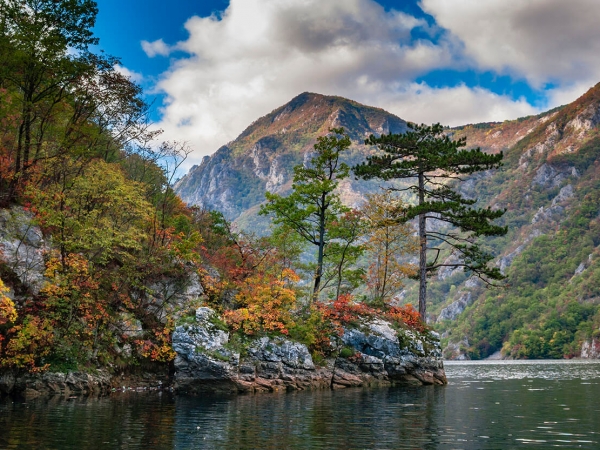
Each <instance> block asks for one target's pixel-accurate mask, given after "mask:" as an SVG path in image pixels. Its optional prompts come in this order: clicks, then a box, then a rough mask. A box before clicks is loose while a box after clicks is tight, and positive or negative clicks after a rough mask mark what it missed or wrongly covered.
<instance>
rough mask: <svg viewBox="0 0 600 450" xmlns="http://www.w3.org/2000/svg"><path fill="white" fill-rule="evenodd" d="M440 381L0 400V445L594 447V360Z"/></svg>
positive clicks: (481, 367)
mask: <svg viewBox="0 0 600 450" xmlns="http://www.w3.org/2000/svg"><path fill="white" fill-rule="evenodd" d="M446 372H447V375H448V378H449V380H450V384H449V385H448V386H445V387H434V386H430V387H419V388H379V389H364V390H363V389H348V390H340V391H333V392H332V391H317V392H299V393H287V394H263V395H244V396H237V397H204V398H184V397H174V396H172V395H170V394H167V393H162V394H158V393H151V394H119V395H115V396H112V397H109V398H101V399H88V400H86V399H71V400H64V399H62V400H61V399H54V400H51V401H30V402H23V401H20V402H12V401H3V402H0V448H2V449H13V448H35V449H46V448H47V449H102V448H106V449H140V448H143V449H145V450H150V449H171V448H175V449H193V448H200V449H213V448H232V449H251V448H255V449H286V448H289V449H305V448H306V449H367V448H368V449H371V448H377V449H398V448H411V449H421V448H422V449H438V448H440V449H510V448H528V447H536V448H552V447H564V448H588V449H598V448H600V362H578V361H561V362H544V361H542V362H505V361H498V362H496V361H494V362H478V363H473V362H470V363H458V362H454V363H447V364H446Z"/></svg>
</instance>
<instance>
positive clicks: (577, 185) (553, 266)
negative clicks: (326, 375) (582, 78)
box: [405, 85, 600, 358]
mask: <svg viewBox="0 0 600 450" xmlns="http://www.w3.org/2000/svg"><path fill="white" fill-rule="evenodd" d="M599 124H600V85H597V86H595V87H594V88H592V89H591V90H590V91H588V92H587V93H586V94H585V95H584V96H582V97H581V98H579V99H578V100H577V101H575V102H574V103H572V104H570V105H567V106H565V107H562V108H558V109H556V110H553V111H549V112H548V113H545V114H542V115H540V116H536V117H528V118H524V119H519V120H514V121H507V122H503V123H495V124H478V125H473V126H465V127H459V128H458V129H455V130H454V133H455V136H456V137H461V136H465V137H467V139H468V143H469V144H470V145H476V146H477V145H478V146H481V147H482V148H484V149H486V150H488V151H493V152H496V151H500V150H503V151H504V152H505V167H504V169H503V170H501V171H498V172H495V173H484V174H479V175H476V176H474V177H472V178H471V179H470V180H469V181H467V182H466V183H464V184H463V185H462V188H461V189H462V191H463V193H465V194H467V195H471V196H473V197H474V198H478V199H479V202H480V204H483V205H490V206H492V207H494V208H506V209H507V212H506V214H505V216H504V218H503V223H504V224H505V225H508V228H509V232H508V235H507V236H505V237H502V238H497V239H494V240H491V241H489V242H488V245H489V247H490V248H491V249H492V250H493V251H494V253H495V254H498V255H499V257H498V258H497V260H496V263H497V264H498V265H499V267H500V268H501V269H502V271H503V272H504V273H505V274H506V276H507V280H506V281H507V283H506V284H507V287H506V288H505V289H501V290H498V289H494V290H489V289H484V288H483V286H481V284H480V283H478V282H477V281H476V280H474V279H467V277H466V276H465V274H463V273H462V272H460V271H456V272H449V271H442V272H440V273H438V274H437V277H436V278H434V279H433V280H432V282H431V283H430V285H429V292H430V294H431V295H430V297H429V299H430V301H431V305H430V309H429V311H430V312H431V313H432V317H431V320H432V321H436V320H437V327H438V328H439V329H440V331H442V332H443V336H444V338H445V340H446V342H449V344H450V345H449V346H448V348H447V351H446V353H447V354H446V356H447V357H464V356H466V357H471V358H483V357H486V356H489V355H490V354H492V353H494V352H497V351H499V350H501V349H503V353H504V354H505V355H506V356H510V357H516V358H557V357H563V356H579V355H580V354H581V351H582V346H584V347H585V348H584V352H583V353H584V356H585V354H587V355H588V356H589V355H590V351H589V350H590V349H591V348H592V347H594V345H592V344H593V342H592V338H595V337H598V335H600V314H599V312H598V311H599V307H598V305H599V304H600V264H599V261H600V247H599V244H600V129H599ZM448 257H449V258H451V257H452V256H451V255H448ZM415 298H416V292H414V290H413V289H411V290H408V291H407V292H406V297H405V299H406V301H414V300H415ZM595 345H596V346H597V343H596V344H595ZM598 348H600V346H599V347H598ZM586 349H587V350H586ZM591 353H593V352H591ZM461 355H462V356H461Z"/></svg>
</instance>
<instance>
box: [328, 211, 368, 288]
mask: <svg viewBox="0 0 600 450" xmlns="http://www.w3.org/2000/svg"><path fill="white" fill-rule="evenodd" d="M365 225H366V224H365V221H364V218H363V215H362V213H361V211H358V210H356V209H353V210H350V211H348V212H346V213H344V214H342V215H341V216H340V217H339V218H338V220H336V221H335V222H334V223H333V224H332V227H331V233H330V237H331V241H330V243H329V247H328V250H327V256H328V258H327V259H328V263H329V264H327V266H328V267H327V270H325V272H326V276H325V278H326V281H325V284H324V285H323V289H324V288H325V287H326V286H327V285H329V283H331V282H335V298H338V297H339V296H340V294H341V293H342V284H343V283H344V281H346V285H347V289H348V288H349V290H352V289H354V288H356V287H357V286H358V285H359V284H360V282H361V281H362V278H363V275H364V270H363V269H362V268H361V267H356V262H357V261H358V259H359V258H360V257H361V256H362V255H363V253H364V251H365V248H364V245H363V244H362V241H363V238H364V235H365Z"/></svg>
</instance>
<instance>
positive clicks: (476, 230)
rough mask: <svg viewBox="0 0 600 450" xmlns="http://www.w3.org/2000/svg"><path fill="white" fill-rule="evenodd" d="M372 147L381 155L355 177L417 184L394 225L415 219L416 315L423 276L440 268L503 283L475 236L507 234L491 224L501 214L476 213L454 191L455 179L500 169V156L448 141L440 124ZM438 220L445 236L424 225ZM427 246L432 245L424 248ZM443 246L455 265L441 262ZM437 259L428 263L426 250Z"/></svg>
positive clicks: (372, 141)
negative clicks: (412, 198) (462, 270)
mask: <svg viewBox="0 0 600 450" xmlns="http://www.w3.org/2000/svg"><path fill="white" fill-rule="evenodd" d="M365 144H367V145H376V146H377V147H378V148H379V150H381V151H382V152H380V153H378V154H375V155H373V156H369V157H367V162H366V163H363V164H361V165H358V166H356V167H354V173H355V174H356V175H357V176H359V177H361V178H365V179H371V178H380V179H382V180H394V179H412V180H415V179H416V184H413V185H412V186H409V187H408V188H406V189H397V190H408V191H412V192H413V193H414V194H416V196H417V202H416V204H415V205H412V206H407V207H405V208H403V210H402V211H399V214H398V221H399V222H407V221H409V220H412V219H415V218H418V230H419V271H418V278H419V314H420V315H421V318H422V319H423V320H425V318H426V298H427V274H428V273H431V272H433V271H435V270H437V269H439V268H441V267H453V268H456V267H463V268H465V269H466V270H467V271H470V272H473V273H475V274H476V275H477V276H479V277H480V278H482V279H483V280H485V281H487V282H490V280H500V279H502V278H503V277H502V274H501V273H500V270H499V269H498V268H490V267H488V265H487V263H488V262H489V261H490V260H491V259H492V255H490V254H489V253H487V252H485V251H483V250H482V249H481V248H480V246H479V245H477V244H476V242H475V239H476V238H477V237H479V236H498V235H503V234H505V233H506V231H507V230H506V228H505V227H500V226H497V225H493V224H492V223H491V221H492V220H494V219H497V218H499V217H501V216H502V215H503V214H504V211H501V210H492V209H490V208H476V207H474V206H473V205H474V204H475V203H476V202H477V200H472V199H468V198H465V197H464V196H463V195H461V194H460V193H459V192H458V191H457V190H456V189H453V186H452V183H450V182H452V181H453V180H457V181H462V178H461V176H463V175H471V174H473V173H475V172H479V171H482V170H489V169H495V168H498V167H500V165H501V161H502V156H503V155H502V153H499V154H496V155H489V154H486V153H483V152H482V151H481V149H479V148H474V149H470V150H465V149H463V147H465V146H466V139H465V138H461V139H458V140H452V139H450V137H449V136H448V133H447V132H445V131H444V128H443V127H442V126H441V125H440V124H434V125H432V126H426V125H415V124H409V130H408V131H407V132H406V133H404V134H391V133H390V134H388V135H382V136H380V137H375V136H373V135H371V136H370V137H369V139H367V140H366V141H365ZM431 219H434V220H438V221H442V222H445V223H447V224H448V225H450V226H451V228H450V229H449V230H448V231H444V230H441V231H440V230H436V229H432V227H427V221H428V220H431ZM428 243H430V244H431V243H435V244H434V245H436V246H434V247H428ZM441 243H446V244H448V245H449V246H450V247H451V248H452V250H453V251H454V252H455V253H456V254H457V256H459V258H458V261H456V262H452V263H448V262H440V261H439V256H440V251H441V249H440V248H439V247H438V246H437V245H438V244H441ZM428 250H431V251H432V252H433V253H434V254H435V257H434V258H433V259H432V260H430V261H428V260H427V253H428V252H427V251H428Z"/></svg>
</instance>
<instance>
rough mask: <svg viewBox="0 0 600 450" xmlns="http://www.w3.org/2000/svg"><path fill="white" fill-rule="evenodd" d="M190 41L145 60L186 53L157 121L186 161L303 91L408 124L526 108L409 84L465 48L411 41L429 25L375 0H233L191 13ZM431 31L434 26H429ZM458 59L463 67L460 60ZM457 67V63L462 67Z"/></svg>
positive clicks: (168, 77)
mask: <svg viewBox="0 0 600 450" xmlns="http://www.w3.org/2000/svg"><path fill="white" fill-rule="evenodd" d="M185 26H186V29H187V30H188V32H189V38H188V39H187V40H186V41H183V42H179V43H177V44H176V45H174V46H172V47H169V46H168V45H167V44H165V43H164V42H162V41H155V42H153V43H147V45H146V47H144V48H145V50H146V52H147V53H148V55H149V56H154V55H157V54H169V52H170V51H171V50H178V51H184V52H187V53H188V55H189V57H187V58H182V59H179V60H177V61H176V62H174V63H173V64H172V67H171V69H170V70H169V71H168V72H167V73H165V74H163V78H162V80H161V81H160V82H159V84H158V86H157V89H159V90H161V91H163V92H165V93H166V94H167V100H166V104H165V106H164V108H163V110H162V113H163V119H162V121H161V123H159V124H158V125H159V126H160V127H161V128H163V129H164V130H165V137H166V138H167V139H177V140H180V141H188V142H189V144H190V145H191V147H192V148H194V149H195V153H194V155H193V158H192V159H191V160H190V163H193V162H197V161H198V160H199V159H200V157H201V156H203V155H207V154H210V153H212V152H214V151H215V150H216V149H217V148H218V147H220V146H221V145H223V144H225V143H226V142H228V141H230V140H232V139H234V138H235V137H236V136H237V135H238V134H239V133H240V132H242V131H243V129H244V128H245V127H246V126H248V125H249V124H250V123H251V122H252V121H253V120H255V119H257V118H258V117H260V116H262V115H264V114H267V113H268V112H270V111H271V110H273V109H275V108H277V107H278V106H280V105H282V104H284V103H285V102H287V101H289V100H291V99H292V98H293V97H294V96H296V95H298V94H299V93H301V92H304V91H311V92H318V93H321V94H329V95H341V96H344V97H348V98H351V99H354V100H357V101H360V102H363V103H365V104H369V105H373V106H380V107H383V108H385V109H387V110H388V111H390V112H393V113H395V114H397V115H399V116H400V117H402V118H404V119H406V120H411V121H419V122H420V121H422V122H428V123H431V122H438V121H439V122H442V123H444V124H456V125H457V124H462V123H465V122H479V121H483V120H503V119H506V118H514V117H517V116H519V115H525V114H531V113H532V112H534V109H533V108H532V107H531V106H530V105H528V104H527V102H525V101H524V100H519V101H513V100H511V99H509V98H506V97H502V96H498V95H496V94H493V93H491V92H489V91H485V90H482V89H469V88H467V87H465V86H458V87H455V88H444V89H433V88H431V87H428V86H427V85H424V84H416V83H414V82H413V80H414V79H415V78H416V77H418V76H420V75H423V74H426V73H428V72H429V71H431V70H432V69H435V68H448V67H456V66H457V64H458V63H457V61H462V58H461V56H460V52H461V51H462V45H460V44H459V45H458V46H457V45H456V40H455V38H454V37H452V36H450V37H449V38H448V39H445V38H442V39H440V40H439V41H438V42H437V43H435V44H434V43H433V42H432V41H428V40H425V39H421V40H416V41H415V40H413V39H411V31H412V30H413V29H414V28H415V27H421V29H422V30H423V31H425V32H428V31H431V30H429V26H428V25H427V24H426V23H425V22H424V21H422V20H420V19H416V18H414V17H411V16H409V15H406V14H403V13H399V12H395V11H388V12H386V11H385V10H384V9H383V8H382V7H381V6H380V5H379V4H378V3H376V2H374V1H373V0H328V1H327V2H323V1H321V0H231V2H230V6H229V7H228V8H227V10H226V11H224V12H223V14H222V15H221V16H220V17H217V16H211V17H193V18H191V19H189V20H188V21H187V23H186V24H185ZM433 32H435V30H433ZM461 64H462V63H461ZM461 67H462V66H461Z"/></svg>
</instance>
